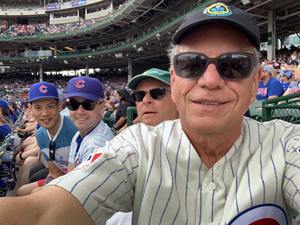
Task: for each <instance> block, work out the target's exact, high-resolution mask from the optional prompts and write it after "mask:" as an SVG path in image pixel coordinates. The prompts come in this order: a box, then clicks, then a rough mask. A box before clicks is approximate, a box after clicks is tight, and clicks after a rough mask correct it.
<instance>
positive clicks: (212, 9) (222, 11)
mask: <svg viewBox="0 0 300 225" xmlns="http://www.w3.org/2000/svg"><path fill="white" fill-rule="evenodd" d="M203 12H204V13H205V14H206V15H208V16H229V15H231V14H232V12H231V9H230V8H229V7H228V6H227V5H225V4H223V3H220V2H218V3H215V4H213V5H211V6H209V7H207V8H206V9H205V10H204V11H203Z"/></svg>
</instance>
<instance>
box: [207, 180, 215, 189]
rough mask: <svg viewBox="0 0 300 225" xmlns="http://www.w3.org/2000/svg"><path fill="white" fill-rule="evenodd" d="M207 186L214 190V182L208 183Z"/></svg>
mask: <svg viewBox="0 0 300 225" xmlns="http://www.w3.org/2000/svg"><path fill="white" fill-rule="evenodd" d="M208 188H209V190H211V191H214V190H215V189H216V184H215V183H214V182H210V183H209V184H208Z"/></svg>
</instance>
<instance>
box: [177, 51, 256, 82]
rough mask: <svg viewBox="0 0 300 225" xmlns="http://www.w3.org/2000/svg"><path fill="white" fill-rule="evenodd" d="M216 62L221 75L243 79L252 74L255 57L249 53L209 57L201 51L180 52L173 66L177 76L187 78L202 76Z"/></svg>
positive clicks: (224, 77)
mask: <svg viewBox="0 0 300 225" xmlns="http://www.w3.org/2000/svg"><path fill="white" fill-rule="evenodd" d="M211 63H213V64H215V66H216V67H217V70H218V72H219V74H220V76H221V77H222V78H223V79H227V80H242V79H245V78H247V77H249V76H250V74H251V72H252V69H253V66H254V57H253V55H252V54H248V53H225V54H221V55H220V56H218V57H217V58H208V57H207V56H206V55H204V54H200V53H189V52H186V53H178V54H176V55H175V57H174V61H173V66H174V69H175V73H176V75H177V76H179V77H182V78H187V79H195V78H200V77H201V76H202V75H203V74H204V72H205V70H206V68H207V67H208V65H209V64H211Z"/></svg>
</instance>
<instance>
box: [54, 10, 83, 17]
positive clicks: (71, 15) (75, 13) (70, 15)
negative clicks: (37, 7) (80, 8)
mask: <svg viewBox="0 0 300 225" xmlns="http://www.w3.org/2000/svg"><path fill="white" fill-rule="evenodd" d="M74 16H78V14H77V11H76V12H73V13H68V14H54V19H61V18H69V17H74Z"/></svg>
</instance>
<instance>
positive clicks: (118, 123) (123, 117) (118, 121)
mask: <svg viewBox="0 0 300 225" xmlns="http://www.w3.org/2000/svg"><path fill="white" fill-rule="evenodd" d="M116 98H117V100H118V102H120V103H121V104H120V105H119V106H118V108H117V109H116V111H115V125H114V127H113V129H114V130H120V129H121V128H122V127H123V126H124V125H125V124H126V122H127V108H128V107H131V106H136V105H135V102H134V101H133V99H132V98H131V96H130V94H129V92H128V91H127V90H125V89H120V90H118V91H117V94H116Z"/></svg>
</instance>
